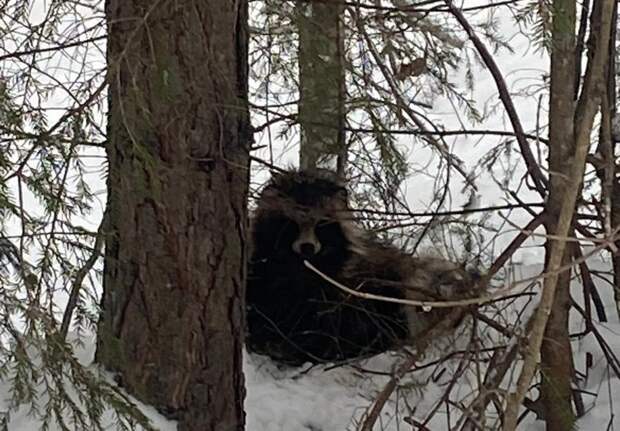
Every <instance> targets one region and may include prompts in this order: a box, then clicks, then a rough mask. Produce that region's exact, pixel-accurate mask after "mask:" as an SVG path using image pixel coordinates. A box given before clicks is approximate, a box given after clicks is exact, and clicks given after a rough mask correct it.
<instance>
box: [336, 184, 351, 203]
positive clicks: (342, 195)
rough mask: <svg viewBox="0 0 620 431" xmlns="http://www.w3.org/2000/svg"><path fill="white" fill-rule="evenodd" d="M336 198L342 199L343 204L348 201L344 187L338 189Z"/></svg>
mask: <svg viewBox="0 0 620 431" xmlns="http://www.w3.org/2000/svg"><path fill="white" fill-rule="evenodd" d="M336 196H337V197H338V198H339V199H342V200H343V201H345V202H348V201H349V192H348V191H347V189H346V187H344V186H340V187H338V190H337V191H336Z"/></svg>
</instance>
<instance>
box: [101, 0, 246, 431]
mask: <svg viewBox="0 0 620 431" xmlns="http://www.w3.org/2000/svg"><path fill="white" fill-rule="evenodd" d="M106 15H107V21H108V29H109V40H108V62H109V81H110V96H109V116H108V146H107V154H108V160H109V172H108V217H109V219H108V222H109V229H110V230H109V232H107V237H106V254H105V270H104V281H103V282H104V294H103V301H102V304H103V313H102V318H101V322H100V326H99V333H98V345H97V355H96V359H97V361H98V362H100V363H102V364H103V365H104V366H105V367H107V368H108V369H111V370H113V371H116V372H118V376H119V379H120V383H121V384H122V385H123V386H124V387H125V388H126V389H127V390H128V391H129V392H130V393H132V394H133V395H135V396H136V397H138V398H139V399H141V400H143V401H145V402H147V403H149V404H152V405H154V406H156V407H157V408H158V409H159V410H160V411H162V412H164V413H167V414H168V415H169V416H171V417H176V418H178V419H179V427H178V429H179V430H183V431H185V430H191V431H194V430H196V431H198V430H200V431H205V430H207V431H209V430H242V429H243V428H244V413H243V398H244V387H243V386H244V385H243V374H242V368H241V367H242V355H241V352H242V350H241V347H242V338H243V302H244V283H245V251H244V248H245V240H246V237H245V227H246V195H247V184H248V132H249V127H248V114H247V103H246V96H247V31H246V19H247V2H246V1H244V0H239V1H235V2H228V1H224V0H207V1H202V2H195V1H190V0H177V1H174V2H157V1H155V2H153V1H150V0H108V1H107V2H106Z"/></svg>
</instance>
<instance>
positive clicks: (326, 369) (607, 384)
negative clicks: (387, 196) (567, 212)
mask: <svg viewBox="0 0 620 431" xmlns="http://www.w3.org/2000/svg"><path fill="white" fill-rule="evenodd" d="M589 263H590V268H591V269H592V270H597V271H603V270H609V264H608V263H606V262H602V261H600V260H599V259H598V258H597V259H591V261H590V262H589ZM540 270H541V267H540V265H531V266H524V267H522V268H520V270H519V271H518V274H517V275H518V277H519V278H527V277H531V276H535V275H537V274H539V273H540ZM597 285H598V289H599V293H600V294H601V296H602V299H603V301H604V303H605V304H606V312H607V317H608V319H609V322H607V323H598V324H597V325H596V327H597V329H598V330H599V331H600V333H601V335H602V336H603V337H604V338H605V340H606V341H607V342H608V343H609V345H610V348H611V351H613V352H616V353H618V352H620V321H619V319H618V316H617V313H616V312H615V306H614V305H613V304H614V303H613V293H612V289H611V288H610V286H609V285H608V284H606V283H604V282H602V281H599V282H598V283H597ZM573 288H574V290H575V296H576V297H577V299H578V300H580V299H581V295H580V292H581V284H580V283H579V282H577V281H576V282H575V283H574V285H573ZM516 308H517V307H516ZM571 330H572V332H579V331H581V330H583V320H582V319H581V318H578V317H577V316H576V314H573V319H572V321H571ZM467 340H468V338H467V336H466V335H460V336H458V337H455V338H454V339H452V338H451V339H447V340H443V341H442V342H441V343H439V344H438V347H437V349H436V350H435V351H439V350H440V351H441V352H442V353H443V354H445V353H447V352H449V351H450V350H448V349H451V350H452V351H453V350H455V349H462V348H463V347H464V346H465V345H466V344H467ZM573 349H574V357H575V358H576V367H577V369H578V371H579V372H581V373H583V374H584V375H587V379H586V380H585V382H583V383H581V384H580V386H579V388H580V389H581V390H583V391H584V392H583V399H584V404H585V408H586V411H587V414H586V415H585V416H584V417H583V418H581V419H580V420H579V429H582V430H619V429H620V418H619V416H618V414H619V413H620V412H619V410H620V381H619V380H618V378H616V377H615V376H614V375H613V372H612V371H611V370H610V368H609V366H608V365H607V363H606V360H605V358H604V355H603V353H602V351H601V348H600V346H599V345H598V343H597V342H596V340H595V338H594V337H593V336H591V335H590V336H587V337H585V338H584V339H582V340H576V341H574V342H573ZM94 350H95V345H94V335H93V336H92V337H91V339H90V340H88V339H87V340H86V343H85V345H84V346H82V347H78V348H77V351H76V354H77V356H78V358H79V360H80V361H81V362H82V363H84V364H86V365H89V364H92V359H93V357H94ZM587 354H589V355H591V356H592V361H591V362H592V366H591V368H590V369H587V368H586V363H585V359H586V355H587ZM434 359H435V357H433V356H432V355H427V357H425V358H424V359H423V360H421V361H420V363H418V364H417V365H418V366H419V365H422V364H428V363H432V362H433V360H434ZM401 360H402V355H399V354H397V353H394V352H391V353H386V354H383V355H379V356H376V357H374V358H370V359H367V360H364V361H360V362H358V363H356V364H350V365H343V366H331V365H324V366H317V367H310V366H309V365H308V366H302V367H299V368H289V367H279V366H277V365H276V364H274V363H273V362H272V361H270V360H269V359H268V358H266V357H262V356H258V355H253V354H246V355H245V363H244V373H245V380H246V389H247V396H246V400H245V408H246V415H247V416H246V421H247V427H246V429H247V430H250V431H350V430H351V431H352V430H355V429H356V425H358V424H359V421H360V419H361V418H363V415H364V412H365V409H366V408H367V407H368V406H370V405H371V403H372V401H373V398H374V396H375V395H376V394H377V393H378V391H380V390H381V389H382V388H383V385H385V383H386V382H387V380H388V378H389V372H390V370H392V369H393V368H394V366H395V365H396V364H398V363H399V362H400V361H401ZM458 363H459V360H458V358H454V359H450V360H447V361H445V362H444V363H442V364H441V365H440V366H439V367H435V366H432V367H427V368H424V369H422V370H420V371H415V372H414V373H413V374H412V375H408V376H406V377H405V378H403V379H402V380H401V382H400V384H399V387H400V388H401V390H399V391H398V399H396V398H395V397H392V398H391V399H390V401H389V402H388V403H387V404H386V406H385V407H384V409H383V413H382V416H381V420H380V421H378V423H377V425H376V426H375V430H385V431H404V430H410V429H411V426H410V425H408V424H407V422H406V420H407V418H408V417H410V416H413V417H415V418H416V419H417V420H419V421H423V420H424V419H425V417H426V413H428V412H429V411H430V409H432V408H433V407H434V406H435V403H436V401H437V400H438V399H440V397H441V396H442V394H443V393H444V391H445V389H446V386H445V385H446V383H447V382H448V381H449V380H450V378H451V376H452V373H453V372H455V370H456V369H457V367H458ZM480 365H481V367H482V370H483V371H484V367H485V364H484V363H481V364H480ZM91 366H92V367H94V365H91ZM362 369H363V370H362ZM441 370H444V371H443V374H439V371H441ZM378 372H383V373H385V374H384V375H378V374H377V373H378ZM509 375H510V374H509ZM438 376H439V377H438ZM475 385H476V380H475V374H474V373H473V370H468V371H467V372H466V373H465V374H464V375H463V376H462V378H461V379H460V380H459V384H458V385H457V387H455V388H454V390H453V392H452V396H451V400H453V401H458V400H461V399H467V397H468V396H470V391H471V388H472V387H475ZM8 391H9V383H7V382H2V383H0V412H5V411H7V410H8V405H7V404H6V402H5V401H4V400H6V399H7V398H8ZM70 393H71V392H70ZM535 395H536V394H535V393H532V394H530V396H531V397H533V398H536V396H535ZM44 400H45V399H44V398H42V399H41V400H40V403H43V402H44ZM137 404H138V406H139V407H140V408H141V410H142V411H143V412H144V413H145V414H146V415H147V416H148V417H150V418H151V420H152V423H153V425H154V426H155V428H156V429H158V430H161V431H173V430H176V425H175V423H174V422H172V421H167V420H166V419H164V418H163V417H162V416H160V415H159V414H157V413H156V412H155V410H154V409H153V408H151V407H148V406H144V405H142V404H141V403H137ZM456 413H457V411H456V410H452V413H451V414H452V419H451V420H452V421H453V422H452V423H454V420H455V419H456V418H457V417H458V415H457V414H456ZM446 418H447V416H446V414H445V408H444V407H441V408H440V410H439V413H438V414H437V415H435V416H434V417H433V419H432V420H431V421H430V422H429V423H428V424H427V427H428V429H429V430H433V431H443V430H447V429H448V427H447V423H446ZM106 420H107V421H108V422H109V423H111V420H112V415H111V414H110V412H108V414H107V415H106ZM7 425H8V428H7V429H8V430H10V431H35V430H37V431H38V430H40V429H41V424H40V423H39V422H37V421H36V420H35V419H34V418H33V417H32V416H30V415H29V410H28V407H27V406H22V407H20V408H19V409H17V410H16V411H12V412H11V413H10V416H9V420H8V422H7ZM60 429H61V428H59V427H54V426H52V427H51V428H50V430H51V431H60ZM108 429H110V430H113V429H115V428H114V426H112V425H110V426H109V427H108ZM519 429H523V430H531V431H537V430H541V431H542V430H543V429H544V424H543V422H542V421H536V420H535V418H534V415H533V414H531V413H530V414H529V415H528V416H527V417H526V419H525V421H524V422H523V423H522V424H521V426H520V427H519Z"/></svg>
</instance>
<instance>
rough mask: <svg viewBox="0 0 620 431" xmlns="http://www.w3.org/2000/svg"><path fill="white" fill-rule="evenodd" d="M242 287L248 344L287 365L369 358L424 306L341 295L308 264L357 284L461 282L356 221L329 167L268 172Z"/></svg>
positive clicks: (393, 289) (397, 291) (405, 290)
mask: <svg viewBox="0 0 620 431" xmlns="http://www.w3.org/2000/svg"><path fill="white" fill-rule="evenodd" d="M251 244H252V250H251V257H250V266H249V277H248V285H247V295H246V303H247V325H248V334H247V339H246V341H247V346H248V350H250V351H253V352H257V353H261V354H265V355H268V356H270V357H271V358H272V359H274V360H277V361H279V362H283V363H288V364H293V365H297V364H301V363H304V362H306V361H309V362H313V363H319V362H329V361H339V360H346V359H352V358H358V357H364V356H369V355H372V354H376V353H380V352H384V351H386V350H389V349H392V348H394V347H397V346H398V345H399V344H401V343H402V342H404V341H406V340H408V339H411V338H412V337H414V336H415V334H417V333H419V332H420V331H421V330H423V329H424V328H425V327H427V326H428V325H429V324H431V320H432V319H431V315H432V314H433V313H424V312H422V311H421V310H416V309H415V308H412V307H405V306H402V305H400V304H395V303H390V302H384V301H377V300H369V299H363V298H359V297H356V296H353V295H349V294H347V293H346V292H343V291H342V290H340V289H338V288H337V287H336V286H334V285H333V284H332V283H330V282H328V281H326V280H325V279H324V278H322V277H321V276H320V275H318V274H317V273H315V272H314V271H312V270H311V269H309V268H307V267H306V266H305V265H304V260H307V261H308V262H310V263H311V264H312V265H313V266H314V267H316V268H317V269H318V270H319V271H320V272H322V273H323V274H325V275H328V276H329V277H331V278H333V279H335V280H337V281H338V282H340V283H342V284H344V285H346V286H348V287H350V288H352V289H357V290H359V291H360V292H366V293H373V294H378V295H383V296H389V297H394V298H414V299H423V298H424V299H429V298H437V293H438V289H439V288H440V287H441V286H443V285H445V284H446V283H448V284H463V283H466V282H467V280H466V279H467V273H466V272H465V271H463V270H462V269H460V267H458V266H457V265H455V264H452V263H450V262H447V261H445V260H443V259H436V258H426V259H414V258H412V257H410V256H408V255H406V254H404V253H402V252H401V251H399V250H397V249H396V248H394V247H391V246H388V245H383V244H380V243H379V242H377V241H376V240H374V239H372V237H371V236H370V235H369V234H368V233H365V232H363V231H361V230H360V229H358V228H357V227H356V226H355V224H354V223H353V221H352V214H351V212H350V211H349V209H348V204H347V191H346V189H345V188H344V187H343V186H342V185H341V184H340V183H339V182H338V181H337V180H336V178H335V175H334V174H333V173H331V172H328V171H318V172H315V173H312V174H310V173H305V172H299V171H291V172H285V173H278V174H274V175H273V177H272V178H271V180H270V181H269V182H268V184H267V185H266V186H265V188H264V189H263V191H262V193H261V195H260V197H259V199H258V206H257V208H256V211H255V214H254V217H253V225H252V239H251Z"/></svg>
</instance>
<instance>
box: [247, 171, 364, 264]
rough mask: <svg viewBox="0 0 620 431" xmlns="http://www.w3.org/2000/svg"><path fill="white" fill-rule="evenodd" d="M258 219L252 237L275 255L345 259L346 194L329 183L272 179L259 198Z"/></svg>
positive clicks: (306, 178)
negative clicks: (269, 248)
mask: <svg viewBox="0 0 620 431" xmlns="http://www.w3.org/2000/svg"><path fill="white" fill-rule="evenodd" d="M258 219H259V220H260V225H259V226H256V227H255V231H257V232H255V234H260V235H261V238H256V239H255V241H258V242H262V241H267V242H270V243H271V244H272V246H271V249H272V250H273V252H275V253H276V254H280V255H282V254H290V253H292V254H293V255H294V256H297V257H298V258H300V259H307V260H310V261H314V262H316V263H321V262H324V263H327V262H328V261H335V260H341V259H343V258H345V256H344V255H347V254H348V252H349V250H350V248H351V238H350V237H351V236H352V233H351V229H350V227H349V225H350V220H348V219H350V214H349V211H348V208H347V194H346V190H345V189H344V188H343V187H342V186H340V185H339V184H338V183H337V182H335V181H333V180H330V179H323V178H320V177H319V178H317V177H316V176H312V177H310V176H306V175H304V174H302V173H296V174H295V175H287V176H282V177H274V179H273V180H272V182H271V183H270V184H268V185H267V187H266V188H265V189H264V190H263V192H262V194H261V197H260V200H259V205H258ZM264 231H267V232H270V235H264ZM259 245H260V244H259Z"/></svg>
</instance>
